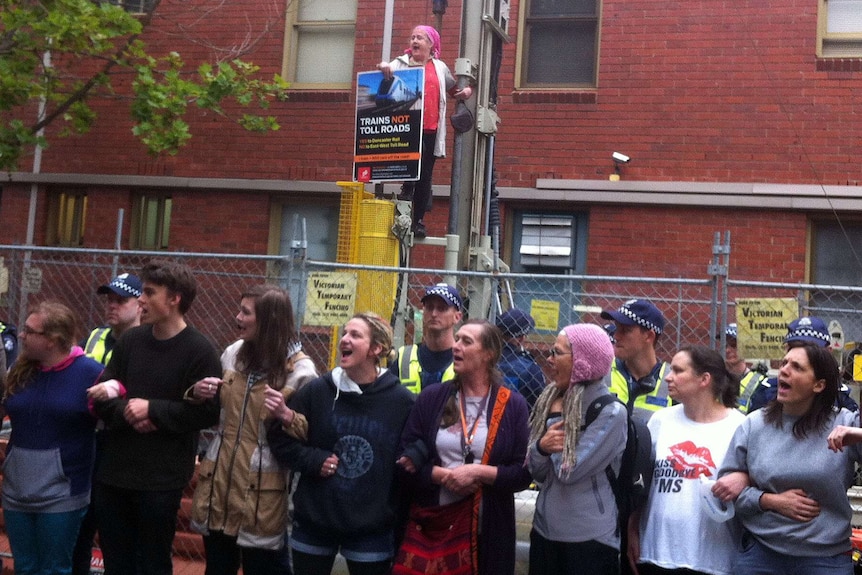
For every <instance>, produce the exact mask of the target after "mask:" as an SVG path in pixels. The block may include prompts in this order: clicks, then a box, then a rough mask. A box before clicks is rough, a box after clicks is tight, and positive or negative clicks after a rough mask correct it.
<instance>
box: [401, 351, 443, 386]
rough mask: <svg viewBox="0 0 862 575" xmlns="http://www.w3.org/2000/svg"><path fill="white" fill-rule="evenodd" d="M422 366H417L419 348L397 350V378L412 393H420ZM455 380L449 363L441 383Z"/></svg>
mask: <svg viewBox="0 0 862 575" xmlns="http://www.w3.org/2000/svg"><path fill="white" fill-rule="evenodd" d="M421 373H422V366H421V365H419V346H418V345H405V346H402V347H401V348H400V349H399V350H398V376H399V377H400V378H401V383H402V384H403V385H404V386H405V387H406V388H407V389H409V390H410V391H412V392H413V393H416V394H418V393H419V392H420V391H422V377H421ZM453 379H455V369H454V368H453V367H452V364H451V363H450V364H449V366H448V367H447V368H446V370H445V371H444V372H443V380H442V381H451V380H453Z"/></svg>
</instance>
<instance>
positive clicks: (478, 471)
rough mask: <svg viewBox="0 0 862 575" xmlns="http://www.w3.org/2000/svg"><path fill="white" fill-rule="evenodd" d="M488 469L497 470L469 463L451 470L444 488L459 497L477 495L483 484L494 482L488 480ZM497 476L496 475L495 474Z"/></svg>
mask: <svg viewBox="0 0 862 575" xmlns="http://www.w3.org/2000/svg"><path fill="white" fill-rule="evenodd" d="M486 469H490V470H492V471H495V470H496V468H494V467H493V466H490V465H482V464H480V463H469V464H466V465H459V466H458V467H456V468H454V469H451V470H450V473H449V476H448V477H447V478H446V479H445V481H444V482H443V484H442V485H443V487H445V488H446V489H448V490H449V491H451V492H453V493H457V494H458V495H469V494H470V493H475V492H476V490H477V489H479V487H481V485H482V483H488V484H491V483H493V480H487V477H484V476H486V475H487V472H486ZM495 476H496V474H495Z"/></svg>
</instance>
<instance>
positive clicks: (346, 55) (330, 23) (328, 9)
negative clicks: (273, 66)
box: [282, 0, 358, 89]
mask: <svg viewBox="0 0 862 575" xmlns="http://www.w3.org/2000/svg"><path fill="white" fill-rule="evenodd" d="M357 3H358V2H357V0H292V1H291V2H290V7H289V8H288V15H287V31H286V34H285V42H286V45H285V58H284V67H283V68H284V69H283V73H282V75H283V76H284V77H285V79H287V80H288V81H289V82H290V87H291V88H299V89H302V88H315V89H321V88H324V89H325V88H349V87H350V86H351V83H352V81H353V51H354V45H355V43H356V7H357Z"/></svg>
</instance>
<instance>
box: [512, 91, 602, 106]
mask: <svg viewBox="0 0 862 575" xmlns="http://www.w3.org/2000/svg"><path fill="white" fill-rule="evenodd" d="M597 96H598V93H597V91H596V90H571V91H569V90H566V91H550V90H549V91H545V90H535V91H530V90H520V91H515V92H514V93H513V94H512V101H513V102H514V103H516V104H595V103H596V101H597Z"/></svg>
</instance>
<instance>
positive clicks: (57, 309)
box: [4, 301, 83, 397]
mask: <svg viewBox="0 0 862 575" xmlns="http://www.w3.org/2000/svg"><path fill="white" fill-rule="evenodd" d="M30 315H40V316H42V337H46V338H48V339H50V340H52V341H54V343H56V344H57V346H58V347H59V348H61V349H64V350H66V351H69V350H71V349H72V346H73V345H75V342H76V341H78V340H80V339H81V334H82V333H83V332H82V330H81V321H80V320H79V319H78V316H77V314H75V312H73V311H72V310H71V309H69V308H68V307H67V306H65V305H63V304H61V303H60V302H57V301H43V302H41V303H39V304H36V306H35V307H33V309H32V310H31V311H30ZM38 371H39V361H37V360H35V359H31V358H28V357H25V356H24V355H22V356H21V357H19V358H18V360H17V361H15V363H14V365H12V369H10V370H9V375H8V376H7V377H6V385H5V388H4V391H5V397H8V396H10V395H12V394H14V393H16V392H18V391H21V390H22V389H24V388H25V387H26V386H27V384H29V383H30V382H31V381H33V379H34V378H35V377H36V373H37V372H38Z"/></svg>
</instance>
